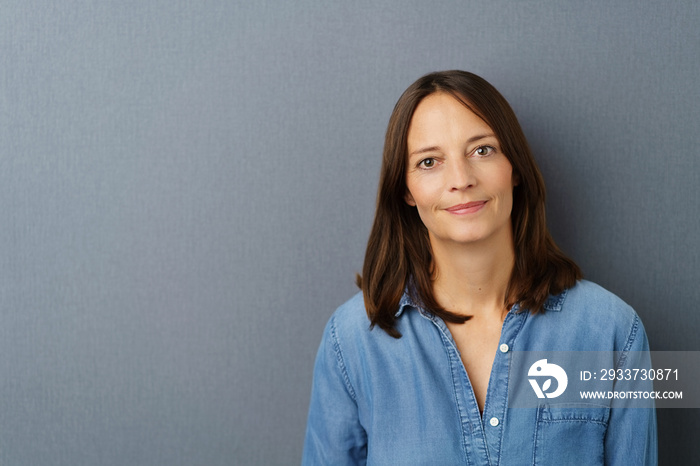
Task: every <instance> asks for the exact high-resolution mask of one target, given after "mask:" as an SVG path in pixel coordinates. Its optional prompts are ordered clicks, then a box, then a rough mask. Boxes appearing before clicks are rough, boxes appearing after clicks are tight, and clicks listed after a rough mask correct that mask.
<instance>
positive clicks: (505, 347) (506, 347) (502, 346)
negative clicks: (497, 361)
mask: <svg viewBox="0 0 700 466" xmlns="http://www.w3.org/2000/svg"><path fill="white" fill-rule="evenodd" d="M499 349H500V350H501V353H507V352H508V345H506V344H505V343H503V344H502V345H501V346H499Z"/></svg>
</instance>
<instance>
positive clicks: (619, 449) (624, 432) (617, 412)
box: [605, 316, 658, 466]
mask: <svg viewBox="0 0 700 466" xmlns="http://www.w3.org/2000/svg"><path fill="white" fill-rule="evenodd" d="M624 353H625V354H629V355H633V356H632V357H628V358H626V362H623V364H622V365H621V367H622V368H625V367H629V368H632V369H634V368H640V366H641V367H648V368H651V359H650V355H649V341H648V340H647V335H646V333H645V331H644V327H643V325H642V322H641V321H640V319H639V317H638V316H635V320H634V324H633V326H632V330H631V332H630V336H629V338H628V341H627V345H626V348H625V352H624ZM632 366H635V367H632ZM649 385H651V384H649ZM645 388H647V389H649V390H652V389H653V388H652V387H651V386H648V387H645ZM657 448H658V440H657V435H656V409H655V407H654V402H653V400H650V401H649V403H648V404H647V407H639V404H637V405H636V406H633V407H617V408H616V407H613V409H612V410H611V413H610V421H609V424H608V430H607V433H606V435H605V464H606V465H610V466H617V465H629V464H635V465H640V466H641V465H645V466H647V465H654V466H655V465H656V464H658V458H657Z"/></svg>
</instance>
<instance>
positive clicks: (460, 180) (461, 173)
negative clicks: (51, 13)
mask: <svg viewBox="0 0 700 466" xmlns="http://www.w3.org/2000/svg"><path fill="white" fill-rule="evenodd" d="M448 165H449V167H448V170H447V172H448V177H449V179H448V184H449V189H450V190H462V189H466V188H469V187H471V186H474V184H476V178H475V176H474V169H473V167H471V166H470V164H469V161H468V160H467V159H466V157H458V158H454V159H452V163H450V164H448Z"/></svg>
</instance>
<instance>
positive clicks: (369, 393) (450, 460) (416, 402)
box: [303, 71, 656, 465]
mask: <svg viewBox="0 0 700 466" xmlns="http://www.w3.org/2000/svg"><path fill="white" fill-rule="evenodd" d="M544 209H545V189H544V183H543V180H542V177H541V175H540V173H539V170H538V168H537V165H536V163H535V161H534V159H533V157H532V155H531V153H530V150H529V148H528V144H527V141H526V139H525V136H524V135H523V132H522V130H521V128H520V125H519V124H518V121H517V119H516V117H515V115H514V113H513V111H512V110H511V108H510V106H509V105H508V103H507V102H506V100H505V99H504V98H503V97H502V96H501V95H500V94H499V93H498V91H497V90H496V89H495V88H493V86H491V85H490V84H489V83H487V82H486V81H485V80H483V79H482V78H480V77H478V76H476V75H474V74H471V73H467V72H463V71H446V72H438V73H432V74H429V75H427V76H424V77H422V78H420V79H419V80H418V81H416V82H415V83H414V84H412V85H411V86H410V87H409V88H408V89H407V90H406V91H405V92H404V93H403V95H402V96H401V98H400V99H399V101H398V103H397V104H396V107H395V108H394V111H393V113H392V115H391V118H390V120H389V127H388V129H387V134H386V141H385V146H384V157H383V162H382V170H381V175H380V183H379V193H378V201H377V211H376V216H375V220H374V225H373V228H372V232H371V234H370V238H369V242H368V246H367V253H366V256H365V263H364V268H363V275H362V278H361V279H360V278H359V277H358V284H359V285H360V286H361V288H362V293H361V294H358V295H357V296H355V297H354V298H352V299H351V300H350V301H348V302H347V303H345V304H344V305H343V306H341V307H340V308H339V309H338V310H337V311H336V312H335V314H334V315H333V317H332V318H331V320H330V321H329V323H328V325H327V326H326V330H325V332H324V336H323V341H322V343H321V347H320V349H319V352H318V356H317V359H316V365H315V369H314V382H313V390H312V397H311V406H310V412H309V420H308V426H307V433H306V441H305V448H304V459H303V464H306V465H316V464H323V465H341V464H365V463H367V464H392V465H397V464H400V465H404V464H406V465H413V464H430V465H452V464H472V465H482V464H483V465H486V464H493V465H495V464H502V465H520V464H556V465H563V464H577V465H582V464H625V465H627V464H635V465H636V464H655V463H656V422H655V414H654V410H653V409H623V408H619V409H617V408H615V407H611V406H610V405H609V404H607V405H606V404H605V403H606V402H605V401H601V402H600V404H598V405H596V406H590V405H589V406H585V407H582V406H581V405H575V404H557V403H556V400H553V399H552V400H544V401H545V402H544V403H540V404H538V405H537V406H536V407H534V408H517V407H509V404H508V402H509V401H508V398H509V385H510V386H511V387H510V389H511V390H512V387H513V386H514V385H516V384H522V382H523V380H511V375H510V373H509V369H512V368H511V367H510V365H511V364H513V354H514V353H516V352H523V351H577V352H580V351H620V352H624V353H626V352H630V351H632V352H634V351H648V343H647V338H646V334H645V332H644V328H643V326H642V324H641V322H640V321H639V317H638V316H637V315H636V313H635V312H634V311H633V310H632V309H631V308H630V307H629V306H627V305H626V304H625V303H624V302H622V301H621V300H620V299H619V298H617V297H616V296H614V295H612V294H611V293H609V292H607V291H605V290H603V289H602V288H600V287H598V286H597V285H594V284H592V283H590V282H586V281H583V280H581V272H580V270H579V268H578V266H577V265H576V264H575V263H574V262H573V261H572V260H571V259H569V258H567V257H566V256H565V255H564V254H563V253H562V252H561V251H560V250H559V249H558V248H557V246H556V245H555V244H554V241H553V240H552V238H551V236H550V234H549V232H548V230H547V226H546V221H545V210H544ZM626 361H627V359H625V358H617V359H616V360H615V363H616V365H617V366H616V368H620V367H624V363H625V362H626ZM520 369H521V368H520ZM559 383H561V382H559ZM525 384H526V383H525ZM533 387H534V385H533Z"/></svg>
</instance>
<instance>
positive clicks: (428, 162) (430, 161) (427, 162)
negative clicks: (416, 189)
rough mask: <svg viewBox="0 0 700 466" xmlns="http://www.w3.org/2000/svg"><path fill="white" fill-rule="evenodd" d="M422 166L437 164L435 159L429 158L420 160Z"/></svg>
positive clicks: (431, 166) (427, 166) (430, 166)
mask: <svg viewBox="0 0 700 466" xmlns="http://www.w3.org/2000/svg"><path fill="white" fill-rule="evenodd" d="M418 166H419V167H421V168H433V167H434V166H435V159H431V158H427V159H423V160H421V161H420V163H419V164H418Z"/></svg>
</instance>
